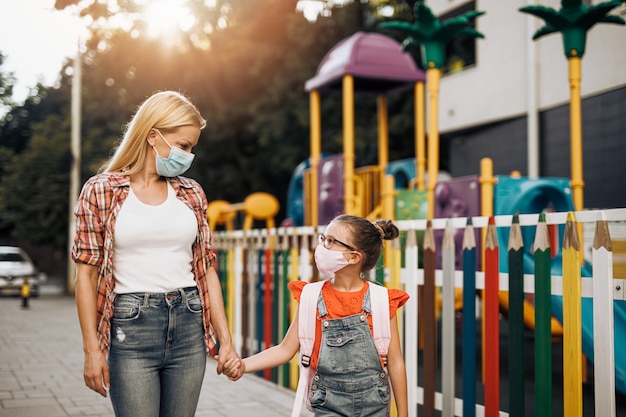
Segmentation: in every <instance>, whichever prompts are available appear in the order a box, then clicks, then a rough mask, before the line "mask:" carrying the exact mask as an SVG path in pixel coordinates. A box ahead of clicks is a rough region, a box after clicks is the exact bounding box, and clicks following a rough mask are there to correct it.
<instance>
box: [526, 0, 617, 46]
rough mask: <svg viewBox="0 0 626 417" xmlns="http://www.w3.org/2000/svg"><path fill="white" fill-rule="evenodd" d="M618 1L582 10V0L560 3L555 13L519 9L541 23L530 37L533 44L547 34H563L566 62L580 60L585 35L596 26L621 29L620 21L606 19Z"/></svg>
mask: <svg viewBox="0 0 626 417" xmlns="http://www.w3.org/2000/svg"><path fill="white" fill-rule="evenodd" d="M621 1H622V0H611V1H605V2H603V3H599V4H594V5H592V6H589V7H587V6H585V5H584V4H583V3H582V0H561V9H560V10H558V11H557V10H555V9H553V8H551V7H546V6H524V7H521V8H520V9H519V11H520V12H522V13H528V14H530V15H533V16H536V17H538V18H540V19H543V20H544V21H545V23H546V24H545V26H543V27H541V28H539V29H538V30H537V32H535V34H534V35H533V40H536V39H539V38H541V37H542V36H545V35H549V34H551V33H556V32H561V33H562V34H563V46H564V49H565V56H566V57H567V58H573V57H578V58H582V56H583V55H584V54H585V46H586V43H587V31H588V30H589V29H591V27H593V26H594V25H595V24H596V23H614V24H618V25H623V24H624V23H625V22H624V19H622V18H621V17H619V16H615V15H607V14H608V13H609V12H610V11H611V10H612V9H614V8H615V7H617V6H619V5H620V3H621Z"/></svg>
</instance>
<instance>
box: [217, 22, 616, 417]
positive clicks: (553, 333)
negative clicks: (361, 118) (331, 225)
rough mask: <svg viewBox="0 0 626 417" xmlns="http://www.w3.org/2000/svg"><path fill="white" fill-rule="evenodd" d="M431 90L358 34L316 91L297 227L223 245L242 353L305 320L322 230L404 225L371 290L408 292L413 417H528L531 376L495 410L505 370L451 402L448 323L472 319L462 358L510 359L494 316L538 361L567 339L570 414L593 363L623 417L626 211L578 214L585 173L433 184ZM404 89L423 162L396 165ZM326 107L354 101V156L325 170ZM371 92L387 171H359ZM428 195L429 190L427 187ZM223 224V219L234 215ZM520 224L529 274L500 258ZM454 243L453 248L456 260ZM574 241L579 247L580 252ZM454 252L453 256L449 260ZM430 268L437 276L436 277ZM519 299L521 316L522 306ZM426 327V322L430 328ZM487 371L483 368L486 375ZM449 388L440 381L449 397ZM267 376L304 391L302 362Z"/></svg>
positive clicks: (400, 56) (518, 378)
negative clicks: (307, 285)
mask: <svg viewBox="0 0 626 417" xmlns="http://www.w3.org/2000/svg"><path fill="white" fill-rule="evenodd" d="M381 57H384V58H381ZM392 70H393V71H392ZM424 82H425V77H424V73H423V72H421V71H420V70H418V69H417V68H416V67H415V65H414V64H413V62H412V60H411V59H410V58H409V57H408V55H406V54H404V53H403V52H402V48H401V46H400V45H399V44H398V43H397V42H395V41H393V40H392V39H390V38H388V37H385V36H382V35H379V34H372V33H370V34H365V33H357V34H355V35H353V36H352V37H350V38H348V39H345V40H343V41H341V42H340V43H338V44H337V45H336V46H335V47H334V48H333V49H331V51H329V53H328V54H327V55H326V57H325V58H324V60H323V61H322V62H321V64H320V66H319V68H318V71H317V74H316V76H315V77H314V78H313V79H311V80H309V81H308V82H307V84H306V90H307V91H309V93H310V103H311V157H310V159H309V160H307V161H304V162H303V163H302V164H301V165H299V166H298V167H297V168H296V170H295V171H294V176H293V177H292V183H291V184H290V190H289V196H288V202H287V213H288V216H289V217H290V222H289V223H288V224H289V225H290V226H291V227H281V228H273V226H272V227H269V226H268V228H267V229H263V230H256V231H249V230H248V231H247V232H237V231H233V232H219V233H217V234H216V237H215V245H216V247H217V248H218V249H219V250H220V252H221V254H220V256H218V259H219V260H220V265H219V267H220V269H221V270H220V277H222V278H223V279H224V282H223V285H224V287H225V289H226V290H225V291H226V294H227V295H226V297H225V298H226V300H227V306H228V312H229V318H230V325H231V331H232V332H233V334H234V336H235V345H236V347H237V349H238V350H239V351H241V352H242V353H243V355H244V356H245V355H247V354H250V353H254V352H256V351H258V350H260V349H265V348H267V347H270V346H272V345H273V344H276V343H278V342H280V339H281V335H282V334H284V333H285V331H286V329H287V327H288V325H289V322H290V319H291V314H292V313H293V311H294V309H295V306H294V302H293V300H290V298H289V291H288V290H287V288H286V284H287V282H288V281H290V280H295V279H298V280H306V281H312V280H313V281H314V280H317V279H318V278H319V277H318V276H317V271H316V269H315V267H314V263H313V262H312V260H311V253H312V250H313V249H314V245H315V235H316V234H317V233H318V232H320V231H321V229H320V228H319V226H321V225H324V224H326V223H327V222H328V221H329V220H330V219H332V218H333V217H334V216H335V215H337V214H339V213H349V214H355V215H359V216H363V217H368V218H370V219H372V220H373V219H374V218H376V217H384V218H393V219H395V220H396V221H397V222H398V224H399V226H400V229H401V230H402V237H403V239H401V241H400V244H397V243H396V242H393V244H389V245H387V246H386V248H385V252H384V255H383V257H382V259H381V262H380V268H379V269H378V270H377V271H376V274H375V276H372V277H370V278H372V279H375V280H376V281H378V282H379V283H381V284H385V285H389V286H392V287H401V286H404V288H405V289H406V290H407V291H408V292H409V293H410V294H411V300H413V302H412V303H410V304H407V306H406V308H405V309H404V312H403V317H402V320H401V321H402V322H403V323H402V326H401V329H402V337H403V341H404V347H403V351H404V352H405V357H406V363H407V370H408V374H409V375H408V378H409V401H410V410H411V413H413V414H410V415H415V414H414V413H415V412H416V411H417V409H418V405H419V406H421V407H422V408H421V409H422V410H423V411H424V415H428V416H430V415H434V414H433V413H434V410H435V409H438V410H442V415H454V414H455V413H456V414H457V415H459V409H460V408H461V407H463V414H462V415H475V414H473V413H472V410H473V411H474V412H476V411H477V410H480V411H482V413H483V414H480V412H479V413H478V414H479V415H495V414H497V413H498V412H500V411H501V410H509V411H510V412H511V415H523V411H522V414H514V412H515V411H516V410H515V407H516V406H518V405H519V404H520V403H521V404H522V410H523V404H524V398H523V397H524V382H523V381H524V370H523V369H522V371H521V375H520V374H519V372H518V373H514V372H511V371H510V370H509V371H510V372H509V383H510V386H509V396H510V403H509V404H508V405H504V404H500V398H499V396H500V394H499V389H500V386H499V374H500V372H501V370H500V368H499V363H497V362H498V361H495V365H494V364H490V365H489V366H488V367H487V369H486V375H485V379H484V380H481V378H480V377H479V378H478V379H477V378H476V375H477V372H476V363H475V361H474V359H473V358H472V359H471V360H465V356H464V360H463V370H462V371H463V393H462V395H461V396H460V397H459V394H460V393H458V392H457V393H455V391H454V384H453V383H451V382H450V381H451V380H452V381H453V379H454V366H455V365H454V364H455V357H454V349H453V347H454V345H455V343H456V342H455V333H458V330H455V325H454V320H453V319H451V317H454V311H455V310H459V309H462V311H463V318H464V329H463V330H462V331H461V335H462V338H463V348H464V350H467V349H468V347H469V346H473V347H474V348H476V347H479V346H480V347H483V348H487V347H488V346H491V348H492V350H491V352H494V350H493V346H494V345H495V346H496V347H497V346H498V345H499V326H500V325H501V324H500V320H499V319H498V315H499V313H498V311H501V310H502V309H504V311H505V312H506V313H507V316H508V320H507V321H508V325H509V329H510V331H509V334H513V332H518V333H519V329H520V328H521V329H524V328H526V329H527V330H530V331H532V332H533V335H534V343H535V348H536V349H539V350H540V351H541V350H544V351H550V350H551V344H552V343H553V342H554V341H555V340H561V339H560V338H561V337H562V340H563V351H564V352H565V351H567V356H565V355H564V361H566V362H564V364H563V369H564V374H563V390H564V392H563V398H564V400H563V402H564V407H565V408H568V407H569V410H572V409H573V410H574V412H576V411H580V410H581V409H582V399H581V395H582V394H581V390H582V388H581V387H582V385H583V381H584V380H585V378H586V374H585V372H584V369H582V363H584V357H583V352H584V355H585V356H586V357H587V358H589V359H590V360H591V361H593V363H594V387H595V401H594V402H595V414H596V415H615V396H616V390H617V391H618V392H621V393H626V361H625V360H624V359H623V358H621V357H620V356H619V355H618V356H617V357H616V356H615V350H614V348H615V345H617V346H620V345H621V344H623V343H624V342H625V341H626V303H624V301H623V300H624V299H625V298H626V297H624V296H623V291H624V290H623V288H624V285H623V284H624V280H623V279H622V278H623V277H622V276H621V275H618V276H614V274H613V273H614V271H613V259H612V251H611V248H612V245H611V240H610V233H609V229H610V228H609V226H611V228H612V227H617V226H619V225H620V224H622V223H623V222H625V221H626V212H625V211H624V209H617V210H609V211H606V212H601V211H597V212H596V211H594V212H583V211H581V210H582V177H581V176H580V177H579V174H580V172H576V173H575V174H574V173H573V175H572V179H571V180H570V179H565V178H524V177H521V176H520V175H511V176H494V175H493V172H492V168H491V161H490V160H488V159H484V160H483V161H482V165H481V170H480V175H475V176H468V177H462V178H450V177H449V175H446V173H439V172H437V171H435V174H436V176H437V178H436V179H435V178H434V176H433V175H432V170H429V174H431V175H429V177H430V179H428V177H427V176H426V173H425V163H426V157H425V138H424V125H425V123H424V108H423V106H422V103H424ZM408 88H413V89H414V91H415V126H416V128H415V129H416V134H415V147H416V158H415V159H414V160H413V159H409V160H403V161H388V156H387V143H388V132H387V110H386V98H385V95H386V94H388V93H393V92H395V91H399V90H402V89H408ZM325 91H341V92H342V98H343V104H344V106H343V109H344V113H343V117H344V152H343V154H340V155H324V154H322V149H321V128H320V92H325ZM359 92H366V93H370V94H371V93H375V94H377V95H378V101H377V103H378V126H379V130H378V150H379V154H378V164H377V165H376V166H371V167H360V168H356V169H355V160H354V151H353V148H354V140H355V138H354V126H353V124H354V114H353V111H354V110H353V108H354V95H355V94H357V93H359ZM431 115H432V110H431ZM431 126H432V120H431ZM437 135H438V132H437ZM432 136H433V135H431V132H429V149H428V150H429V164H430V160H432V159H434V158H438V153H437V152H436V150H434V149H433V146H432V142H430V140H431V139H432ZM437 137H438V136H437ZM437 146H438V144H437ZM431 152H432V153H431ZM576 162H578V161H576ZM575 165H576V164H574V163H572V166H575ZM429 166H430V165H429ZM427 179H428V184H429V187H428V190H426V189H425V186H424V185H425V182H426V180H427ZM572 187H575V188H576V190H577V191H578V194H579V195H580V197H579V198H578V199H576V201H577V203H576V204H574V200H573V199H572V194H575V191H576V190H574V191H573V190H572ZM575 206H577V207H575ZM568 212H569V213H570V214H567V213H568ZM516 213H517V215H516V216H513V215H515V214H516ZM221 215H222V216H227V215H228V210H226V211H224V212H222V214H221ZM210 217H211V216H210ZM607 219H608V221H607ZM222 221H223V222H227V218H226V217H222ZM517 221H518V222H519V223H521V226H522V227H521V228H520V230H519V236H520V243H521V248H522V249H521V262H517V263H514V264H512V263H511V258H510V256H511V253H510V250H509V251H506V250H502V249H501V250H498V249H497V248H498V247H500V248H503V247H505V245H507V244H508V243H509V242H510V240H511V239H512V236H513V235H514V234H516V233H517V232H515V233H514V232H513V230H517V229H516V226H515V225H516V224H517V223H516V222H517ZM583 224H590V225H596V234H595V239H596V240H597V241H596V242H594V245H593V250H592V252H593V255H594V258H593V262H592V263H588V262H582V259H583V251H582V248H583V245H581V244H579V243H580V242H581V240H582V237H583V236H582V234H581V233H580V232H578V233H575V232H574V231H575V230H579V231H582V225H583ZM518 226H519V224H518ZM427 234H428V235H430V234H432V236H433V238H434V242H435V244H434V245H433V247H430V246H429V245H427V244H426V242H425V240H424V236H425V235H427ZM446 234H447V235H448V239H447V240H446V244H444V239H445V235H446ZM543 234H545V236H546V241H547V242H549V244H548V245H547V247H541V248H540V249H539V250H538V248H537V246H536V244H535V242H536V241H537V240H536V239H537V235H543ZM468 235H472V236H473V240H474V241H475V245H474V247H472V248H471V250H468V249H469V248H468V247H467V246H466V245H465V239H469V238H468ZM489 235H490V236H491V237H490V238H489V239H490V240H489V244H488V245H487V244H486V239H488V238H487V236H489ZM573 236H575V239H574V237H573ZM573 239H574V240H575V241H576V242H578V243H577V244H576V245H574V244H573V241H574V240H573ZM450 242H454V243H453V244H452V245H450ZM494 245H495V250H494V247H493V246H494ZM425 246H428V247H425ZM450 246H452V247H450ZM572 248H575V249H572ZM450 249H451V250H450ZM545 249H548V252H549V256H547V257H543V259H541V258H540V259H541V261H542V263H541V265H542V266H544V267H545V265H546V264H547V265H548V268H547V272H546V270H545V268H544V269H541V268H539V267H538V263H537V262H536V261H537V259H538V256H539V257H542V256H543V255H542V253H543V252H545ZM572 251H574V252H575V253H574V255H573V259H574V260H575V261H576V262H574V264H575V265H576V267H575V268H572V262H571V260H572ZM426 259H429V260H430V259H432V261H433V262H426ZM470 259H471V260H472V261H473V263H474V265H475V267H474V268H467V267H466V265H471V264H472V262H470ZM422 260H423V261H422ZM592 264H593V268H592ZM580 265H582V267H581V266H580ZM483 271H484V272H483ZM520 276H521V281H522V284H521V289H520V287H519V285H518V284H519V280H520ZM581 276H582V277H586V278H589V277H593V280H591V279H582V280H581ZM514 283H515V286H514ZM546 283H547V286H546ZM533 284H534V285H533ZM435 287H439V288H441V292H442V296H441V298H439V308H437V309H432V310H431V309H429V308H426V309H424V303H423V300H424V299H423V298H422V297H424V296H426V295H420V296H419V297H418V289H419V290H420V292H421V293H422V294H423V293H424V292H427V294H428V295H427V296H426V297H427V298H433V297H435V292H434V288H435ZM546 288H547V290H546ZM591 288H593V290H591ZM477 291H478V292H480V293H481V294H482V299H481V301H482V303H483V304H484V305H485V310H483V315H482V316H481V319H482V321H483V325H484V326H485V327H484V332H485V334H486V336H485V337H486V338H487V339H486V340H485V339H483V340H480V339H479V338H476V332H471V331H467V329H466V328H465V320H466V318H467V320H472V318H473V320H476V319H477V318H476V315H475V307H474V304H473V303H472V302H471V301H470V300H471V297H469V298H463V302H459V299H460V297H462V296H463V295H467V294H470V295H472V294H475V293H476V292H477ZM525 294H526V295H527V294H533V296H534V298H535V304H534V305H533V304H531V303H530V302H528V301H526V300H525V299H524V298H525V297H524V296H525ZM566 294H567V299H566V297H565V296H566ZM520 299H522V300H524V301H523V302H522V303H518V301H519V300H520ZM514 300H516V301H514ZM546 300H547V302H546ZM474 301H475V300H474ZM509 301H510V303H509ZM433 305H436V304H433ZM494 305H495V306H496V307H495V308H496V309H495V310H494V309H493V306H494ZM487 306H490V307H489V308H490V309H489V310H487ZM472 307H474V308H472ZM418 309H419V311H420V312H419V314H418ZM487 311H489V313H488V314H487V313H486V312H487ZM546 312H547V315H546ZM440 315H441V316H440ZM415 317H419V318H420V320H419V323H416V320H415ZM440 317H441V319H442V340H443V343H442V346H441V347H440V348H441V351H442V357H441V364H442V365H441V369H440V370H436V369H434V368H429V370H428V373H425V374H424V375H423V380H422V381H420V384H421V385H420V384H418V377H417V369H418V352H419V351H420V350H423V351H424V353H423V354H424V355H427V354H426V351H427V352H428V355H431V354H432V352H436V351H437V348H438V347H437V345H436V344H437V340H436V339H437V337H434V338H430V339H428V340H425V341H423V344H424V345H423V346H422V344H420V343H418V340H419V336H418V335H419V334H420V331H422V330H423V329H424V328H430V329H431V330H429V331H430V332H431V333H430V334H432V332H433V331H434V330H432V329H433V328H434V326H435V324H434V323H436V322H437V320H438V319H439V318H440ZM566 317H567V322H566V323H565V320H566ZM594 322H595V327H594V326H593V324H594ZM546 323H548V325H547V326H546ZM561 323H563V325H561ZM409 324H412V325H409ZM413 324H414V325H413ZM475 326H476V323H475V322H474V328H475ZM469 327H470V328H471V326H469ZM522 332H523V330H522ZM435 335H436V333H435ZM555 337H556V338H555ZM614 342H615V343H614ZM418 346H419V348H418ZM451 346H452V348H451ZM538 346H539V348H538ZM496 351H497V349H496ZM520 351H522V352H523V346H522V347H520V345H519V340H516V341H513V340H512V339H511V340H510V343H509V351H508V356H509V361H510V362H509V363H513V362H511V361H516V360H517V361H518V362H519V361H520V360H522V358H520V357H519V355H520ZM464 355H465V352H464ZM427 361H430V362H429V363H433V364H435V363H437V360H436V357H433V356H428V357H427V356H424V363H426V362H427ZM486 363H488V361H487V359H486V356H485V355H484V354H483V364H486ZM522 363H523V360H522ZM534 365H535V366H534V369H535V381H534V386H535V388H536V389H537V390H538V391H537V396H536V399H535V404H534V409H535V415H552V410H551V407H552V389H553V387H552V382H553V381H552V375H553V373H552V369H553V364H552V363H551V361H550V360H548V358H547V356H546V355H543V356H542V355H539V356H538V357H537V358H536V359H535V364H534ZM433 366H435V365H433ZM472 367H473V368H472ZM431 371H432V372H431ZM437 374H441V383H440V386H439V387H438V388H436V382H435V381H436V379H437V378H436V375H437ZM264 376H265V377H266V378H268V379H272V380H274V381H276V382H277V383H279V384H282V385H284V386H290V387H292V388H295V381H297V362H296V361H295V360H294V361H293V362H292V364H291V365H290V366H285V367H282V368H281V369H279V370H275V371H266V372H265V373H264ZM472 376H473V377H472ZM466 378H467V379H466ZM481 383H482V384H484V390H485V395H484V405H481V404H478V403H477V401H476V390H477V387H478V385H480V384H481ZM520 386H521V389H520ZM437 390H440V392H438V391H437ZM472 391H473V392H472ZM539 393H541V395H539ZM520 396H521V398H520ZM436 404H438V405H436ZM451 410H452V411H451ZM455 410H456V411H455ZM451 413H452V414H451ZM494 413H495V414H494ZM566 415H571V414H567V413H566Z"/></svg>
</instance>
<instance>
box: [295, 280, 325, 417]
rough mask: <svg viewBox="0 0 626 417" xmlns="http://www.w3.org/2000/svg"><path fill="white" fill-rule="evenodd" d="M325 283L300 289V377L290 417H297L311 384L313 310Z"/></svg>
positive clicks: (320, 282) (313, 336)
mask: <svg viewBox="0 0 626 417" xmlns="http://www.w3.org/2000/svg"><path fill="white" fill-rule="evenodd" d="M324 282H326V281H318V282H312V283H310V284H307V285H305V286H304V287H303V288H302V293H301V295H300V307H299V309H298V339H300V377H299V379H298V389H297V390H296V397H295V399H294V402H293V409H292V410H291V416H292V417H299V416H300V410H301V409H302V402H303V401H304V396H305V394H306V393H307V392H308V391H309V383H310V382H311V377H312V376H313V375H312V374H311V371H312V369H311V355H312V353H313V344H314V342H315V320H316V317H315V309H316V308H317V298H318V297H319V294H320V291H321V290H322V285H324Z"/></svg>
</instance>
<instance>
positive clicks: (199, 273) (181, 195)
mask: <svg viewBox="0 0 626 417" xmlns="http://www.w3.org/2000/svg"><path fill="white" fill-rule="evenodd" d="M168 181H169V182H170V184H171V185H172V187H173V188H174V190H175V191H176V197H177V198H178V199H179V200H181V201H183V202H184V203H185V204H186V205H187V206H188V207H189V208H190V209H191V210H193V212H194V213H195V215H196V220H197V221H198V234H197V236H196V241H195V242H194V244H193V248H192V251H193V265H192V268H193V273H194V277H195V280H196V284H197V286H198V292H199V294H200V300H201V302H202V308H203V315H202V319H203V323H204V338H205V344H206V349H207V354H211V353H212V351H213V350H214V348H215V345H216V338H215V331H214V330H213V326H212V325H211V313H210V309H209V291H208V282H207V276H206V271H207V268H209V267H211V266H212V265H213V263H214V262H215V254H214V252H213V251H212V247H211V233H210V231H209V225H208V223H207V218H206V212H207V207H208V203H207V199H206V195H205V194H204V191H203V190H202V187H201V186H200V184H198V183H197V182H196V181H194V180H192V179H189V178H185V177H174V178H169V179H168ZM129 189H130V177H129V176H128V175H124V174H112V173H105V174H99V175H96V176H94V177H92V178H90V179H89V180H88V181H87V182H86V183H85V185H84V186H83V189H82V191H81V193H80V196H79V198H78V202H77V203H76V207H75V208H74V214H75V215H76V217H77V221H76V234H75V236H74V245H73V247H72V260H73V261H74V262H82V263H85V264H88V265H94V266H98V288H97V294H98V295H97V302H96V308H97V312H98V319H97V320H98V323H97V330H98V344H99V346H100V349H101V350H102V352H103V353H104V354H105V355H107V353H108V350H109V342H110V339H111V317H112V316H113V299H114V297H115V294H114V293H113V288H114V287H115V277H114V276H113V253H114V251H113V241H114V231H115V221H116V219H117V215H118V214H119V212H120V209H121V208H122V204H124V201H125V200H126V197H127V196H128V191H129Z"/></svg>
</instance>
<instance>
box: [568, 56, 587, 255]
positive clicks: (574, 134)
mask: <svg viewBox="0 0 626 417" xmlns="http://www.w3.org/2000/svg"><path fill="white" fill-rule="evenodd" d="M568 62H569V85H570V110H569V118H570V158H571V165H572V179H571V181H570V183H571V185H572V198H573V200H574V209H575V210H576V211H582V210H583V209H584V208H585V203H584V198H583V187H584V186H585V181H583V137H582V130H583V129H582V125H583V124H582V110H581V102H580V80H581V78H582V75H581V68H580V67H581V62H580V58H579V57H572V58H569V59H568ZM576 227H577V228H578V236H579V239H580V244H581V245H582V246H584V234H583V225H582V223H577V225H576ZM580 262H581V264H582V263H584V258H582V257H581V259H580Z"/></svg>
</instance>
